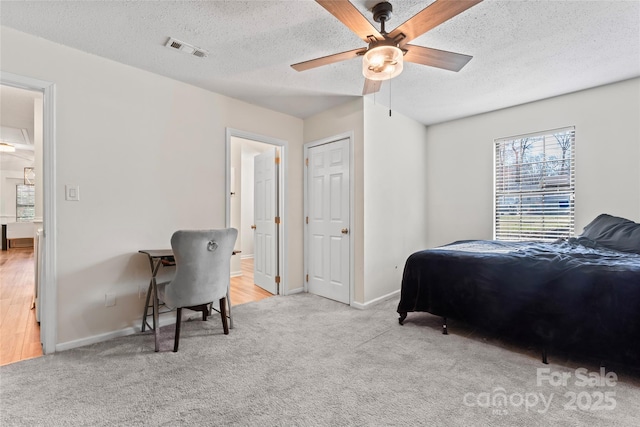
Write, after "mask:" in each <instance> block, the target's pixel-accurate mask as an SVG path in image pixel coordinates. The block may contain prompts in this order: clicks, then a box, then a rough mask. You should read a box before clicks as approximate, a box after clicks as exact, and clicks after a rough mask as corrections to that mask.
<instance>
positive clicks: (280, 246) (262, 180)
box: [227, 129, 286, 304]
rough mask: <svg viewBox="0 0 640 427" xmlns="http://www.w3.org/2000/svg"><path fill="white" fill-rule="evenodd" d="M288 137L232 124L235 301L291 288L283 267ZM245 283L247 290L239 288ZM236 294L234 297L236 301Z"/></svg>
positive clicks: (230, 168)
mask: <svg viewBox="0 0 640 427" xmlns="http://www.w3.org/2000/svg"><path fill="white" fill-rule="evenodd" d="M285 146H286V143H285V142H283V141H277V140H273V139H270V138H268V137H264V136H260V135H253V134H248V133H246V132H242V131H237V130H233V129H228V130H227V188H228V193H227V226H229V227H233V228H237V229H238V242H237V245H236V249H237V250H238V251H239V253H238V255H239V256H237V257H233V258H232V262H231V274H232V280H231V288H232V289H231V299H232V303H233V304H237V303H243V302H250V301H255V300H259V299H262V298H265V297H268V296H271V295H277V294H284V293H285V292H286V288H285V287H284V286H285V283H286V278H285V277H284V274H281V272H282V271H283V268H282V266H283V261H284V259H283V254H284V243H283V242H284V239H283V238H282V236H283V234H284V227H282V224H281V223H282V219H283V216H284V215H283V213H284V209H283V208H284V194H283V193H284V192H283V188H284V171H283V170H282V164H283V163H281V162H282V160H283V159H284V151H285V149H286V147H285ZM240 286H242V289H243V290H242V293H237V292H234V289H236V290H237V289H238V288H239V287H240ZM234 296H235V301H234Z"/></svg>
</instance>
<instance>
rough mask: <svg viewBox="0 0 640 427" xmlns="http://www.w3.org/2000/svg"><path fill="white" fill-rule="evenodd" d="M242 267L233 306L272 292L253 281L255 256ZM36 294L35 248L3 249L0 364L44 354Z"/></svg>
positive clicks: (233, 281) (0, 263)
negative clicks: (36, 310) (36, 314)
mask: <svg viewBox="0 0 640 427" xmlns="http://www.w3.org/2000/svg"><path fill="white" fill-rule="evenodd" d="M241 269H242V276H238V277H232V278H231V305H232V306H236V305H239V304H245V303H248V302H252V301H259V300H261V299H264V298H268V297H270V296H272V295H271V294H270V293H269V292H267V291H265V290H264V289H262V288H260V287H258V286H256V285H255V284H254V283H253V258H248V259H243V260H242V261H241ZM33 298H34V259H33V248H11V249H9V250H7V251H0V366H2V365H7V364H9V363H14V362H19V361H20V360H25V359H31V358H33V357H38V356H42V345H41V344H40V325H39V324H38V322H36V317H35V309H33V308H32V306H33Z"/></svg>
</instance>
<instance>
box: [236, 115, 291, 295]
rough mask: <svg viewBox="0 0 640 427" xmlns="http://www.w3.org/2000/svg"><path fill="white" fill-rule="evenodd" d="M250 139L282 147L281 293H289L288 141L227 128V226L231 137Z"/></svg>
mask: <svg viewBox="0 0 640 427" xmlns="http://www.w3.org/2000/svg"><path fill="white" fill-rule="evenodd" d="M232 137H236V138H243V139H249V140H252V141H256V142H261V143H263V144H269V145H273V146H275V147H277V148H279V149H280V167H279V168H278V188H277V191H278V210H279V212H280V227H278V272H279V274H280V286H279V289H278V294H279V295H288V294H289V275H288V268H287V267H288V256H287V254H288V252H289V250H288V245H287V242H288V239H287V237H288V235H289V221H287V211H286V209H285V207H286V206H287V201H288V199H289V195H288V191H287V162H288V159H287V154H288V150H287V148H288V142H287V141H285V140H282V139H278V138H272V137H270V136H265V135H259V134H256V133H251V132H246V131H243V130H239V129H234V128H229V127H228V128H226V136H225V144H226V145H225V157H226V159H225V162H226V166H225V169H226V170H225V175H226V176H225V181H226V183H225V227H229V226H230V225H231V138H232Z"/></svg>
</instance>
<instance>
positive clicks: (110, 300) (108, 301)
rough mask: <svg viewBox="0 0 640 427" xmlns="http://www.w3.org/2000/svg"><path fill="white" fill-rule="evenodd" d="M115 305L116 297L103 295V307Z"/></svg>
mask: <svg viewBox="0 0 640 427" xmlns="http://www.w3.org/2000/svg"><path fill="white" fill-rule="evenodd" d="M114 305H116V296H115V294H105V295H104V306H105V307H113V306H114Z"/></svg>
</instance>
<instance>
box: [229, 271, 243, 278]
mask: <svg viewBox="0 0 640 427" xmlns="http://www.w3.org/2000/svg"><path fill="white" fill-rule="evenodd" d="M240 276H242V271H232V272H231V277H240Z"/></svg>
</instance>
